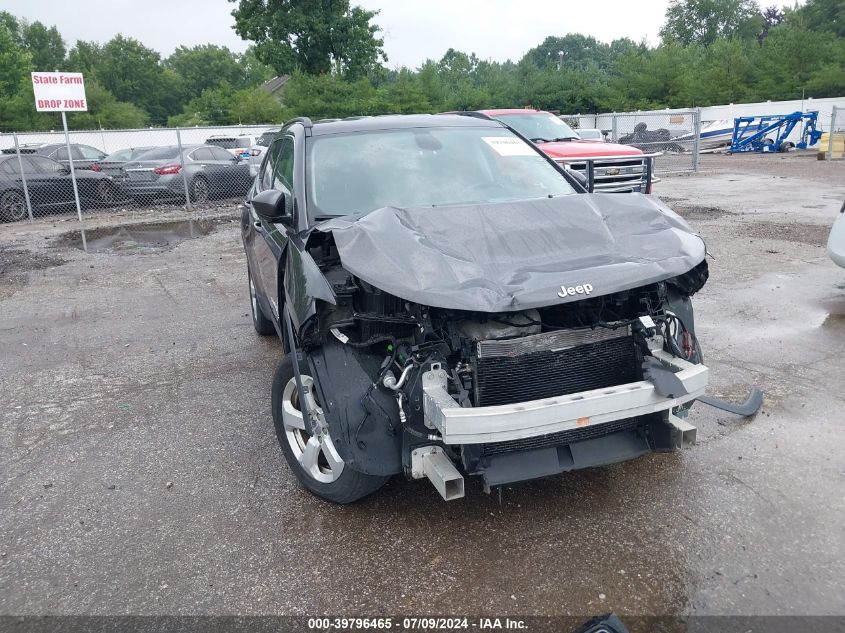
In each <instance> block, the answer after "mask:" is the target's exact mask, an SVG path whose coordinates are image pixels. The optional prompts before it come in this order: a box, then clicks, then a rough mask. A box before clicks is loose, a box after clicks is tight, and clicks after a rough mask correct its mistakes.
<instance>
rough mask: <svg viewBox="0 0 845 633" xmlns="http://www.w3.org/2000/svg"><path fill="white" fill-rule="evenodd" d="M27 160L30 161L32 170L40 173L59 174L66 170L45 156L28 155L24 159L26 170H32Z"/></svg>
mask: <svg viewBox="0 0 845 633" xmlns="http://www.w3.org/2000/svg"><path fill="white" fill-rule="evenodd" d="M26 161H29V163H30V166H29V167H30V168H31V171H33V172H35V173H39V174H59V173H63V172H64V171H65V168H64V167H63V166H62V165H61V164H59V163H57V162H56V161H54V160H50V159H49V158H44V157H43V156H27V157H26V158H25V159H24V170H25V171H26V172H30V168H28V166H27V164H26Z"/></svg>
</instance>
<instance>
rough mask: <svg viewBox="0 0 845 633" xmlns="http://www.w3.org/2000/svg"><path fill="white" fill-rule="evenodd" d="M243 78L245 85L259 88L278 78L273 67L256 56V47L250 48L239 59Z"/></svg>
mask: <svg viewBox="0 0 845 633" xmlns="http://www.w3.org/2000/svg"><path fill="white" fill-rule="evenodd" d="M238 65H239V66H240V69H241V75H242V77H243V82H242V83H243V85H245V86H258V85H261V84H263V83H264V82H266V81H270V80H271V79H272V78H273V77H275V76H276V71H275V70H274V68H273V67H272V66H268V65H267V64H265V63H264V62H262V61H261V60H260V59H258V57H256V55H255V47H253V46H250V47H248V48H247V49H246V50H245V51H244V52H243V54H242V55H241V56H240V58H239V59H238Z"/></svg>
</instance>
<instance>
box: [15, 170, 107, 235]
mask: <svg viewBox="0 0 845 633" xmlns="http://www.w3.org/2000/svg"><path fill="white" fill-rule="evenodd" d="M21 165H23V176H22V175H21ZM24 179H25V180H26V190H27V191H28V192H29V199H30V202H31V204H32V209H33V211H34V212H36V211H39V210H44V209H53V208H67V207H69V206H72V205H73V204H74V198H73V183H72V182H71V178H70V170H69V169H68V168H67V167H65V166H64V165H62V164H61V163H58V162H56V161H54V160H50V159H49V158H44V157H43V156H37V155H34V154H21V156H20V160H19V159H18V156H17V155H15V154H3V155H0V220H3V221H6V222H14V221H16V220H23V219H24V218H26V217H27V215H28V212H27V209H26V195H25V190H24V184H23V181H24ZM76 182H77V187H78V189H79V199H80V202H81V203H82V204H84V205H86V206H100V205H108V204H111V203H113V202H114V200H115V187H114V183H113V182H112V179H111V178H110V177H109V176H106V175H104V174H98V173H96V172H93V171H88V170H79V171H77V172H76Z"/></svg>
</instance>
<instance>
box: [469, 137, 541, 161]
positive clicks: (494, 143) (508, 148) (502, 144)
mask: <svg viewBox="0 0 845 633" xmlns="http://www.w3.org/2000/svg"><path fill="white" fill-rule="evenodd" d="M481 140H482V141H484V142H485V143H487V144H488V145H489V146H490V147H492V148H493V149H494V150H496V153H498V154H499V155H500V156H536V152H535V151H534V150H533V149H531V146H530V145H528V143H526V142H524V141H521V140H520V139H518V138H513V137H507V136H482V137H481Z"/></svg>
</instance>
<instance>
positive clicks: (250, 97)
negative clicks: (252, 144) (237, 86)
mask: <svg viewBox="0 0 845 633" xmlns="http://www.w3.org/2000/svg"><path fill="white" fill-rule="evenodd" d="M285 115H286V112H285V109H284V108H283V107H282V104H281V103H279V101H278V100H277V99H276V98H275V97H274V96H273V95H271V94H270V93H269V92H267V91H266V90H264V89H263V88H243V89H241V90H237V91H235V92H234V94H232V98H231V99H230V100H229V106H228V118H229V122H230V123H242V124H244V125H250V124H254V123H281V122H282V121H284V119H285Z"/></svg>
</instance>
